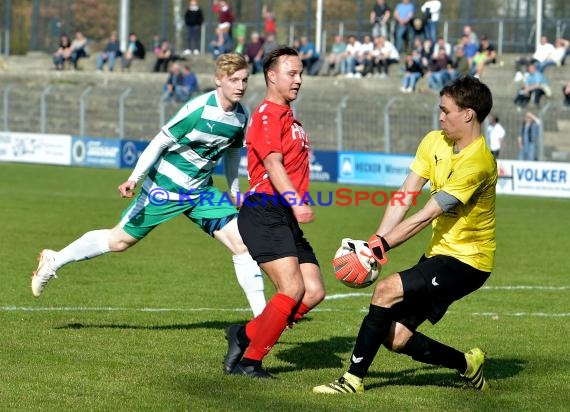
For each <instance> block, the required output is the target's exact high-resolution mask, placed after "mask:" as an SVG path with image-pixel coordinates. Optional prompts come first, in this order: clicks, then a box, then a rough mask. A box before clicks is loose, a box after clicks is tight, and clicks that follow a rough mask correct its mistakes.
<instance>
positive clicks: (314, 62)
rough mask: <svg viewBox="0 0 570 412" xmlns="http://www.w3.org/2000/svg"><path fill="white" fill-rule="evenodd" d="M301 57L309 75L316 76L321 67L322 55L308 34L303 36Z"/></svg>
mask: <svg viewBox="0 0 570 412" xmlns="http://www.w3.org/2000/svg"><path fill="white" fill-rule="evenodd" d="M299 58H300V59H301V62H302V63H303V67H304V68H305V71H306V73H307V75H309V76H316V75H318V74H319V70H320V68H321V56H320V55H319V52H318V51H317V48H316V47H315V44H314V43H312V42H310V41H309V39H308V38H307V36H303V37H301V44H300V45H299Z"/></svg>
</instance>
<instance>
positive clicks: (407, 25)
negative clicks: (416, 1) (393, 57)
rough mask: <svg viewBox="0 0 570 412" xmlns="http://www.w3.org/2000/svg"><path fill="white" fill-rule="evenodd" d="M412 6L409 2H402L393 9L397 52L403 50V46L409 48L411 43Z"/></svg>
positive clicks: (407, 0) (406, 0) (413, 9)
mask: <svg viewBox="0 0 570 412" xmlns="http://www.w3.org/2000/svg"><path fill="white" fill-rule="evenodd" d="M414 11H415V8H414V5H413V3H410V0H402V1H401V2H400V3H398V4H397V5H396V8H395V9H394V19H395V20H396V33H395V38H396V49H398V52H400V53H401V52H402V50H404V44H405V45H406V47H407V48H409V47H410V45H411V44H412V41H413V34H412V20H413V18H414Z"/></svg>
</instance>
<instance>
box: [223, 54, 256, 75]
mask: <svg viewBox="0 0 570 412" xmlns="http://www.w3.org/2000/svg"><path fill="white" fill-rule="evenodd" d="M248 68H249V66H248V64H247V61H246V60H245V58H244V57H243V56H242V55H241V54H237V53H225V54H221V55H220V56H219V57H218V59H217V60H216V76H217V77H224V76H231V75H232V74H234V73H235V72H237V71H238V70H242V69H246V70H247V69H248Z"/></svg>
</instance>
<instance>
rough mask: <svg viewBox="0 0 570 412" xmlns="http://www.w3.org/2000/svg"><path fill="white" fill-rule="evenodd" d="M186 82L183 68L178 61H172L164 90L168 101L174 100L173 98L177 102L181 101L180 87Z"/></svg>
mask: <svg viewBox="0 0 570 412" xmlns="http://www.w3.org/2000/svg"><path fill="white" fill-rule="evenodd" d="M183 83H184V77H183V74H182V70H180V66H179V65H178V63H172V64H171V65H170V68H169V70H168V78H167V79H166V83H165V84H164V87H163V90H164V92H165V93H166V99H165V100H166V101H172V100H173V99H174V100H176V101H177V102H178V101H180V100H179V99H178V93H179V89H180V88H181V87H182V84H183Z"/></svg>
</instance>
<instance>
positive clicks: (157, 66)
mask: <svg viewBox="0 0 570 412" xmlns="http://www.w3.org/2000/svg"><path fill="white" fill-rule="evenodd" d="M173 58H174V51H173V50H172V46H171V45H170V42H169V41H168V40H166V39H163V40H162V41H161V42H160V49H159V50H158V51H157V52H156V62H155V63H154V67H153V69H152V71H153V72H155V73H158V72H160V71H163V72H167V71H168V65H169V64H170V62H171V61H172V60H173Z"/></svg>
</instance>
